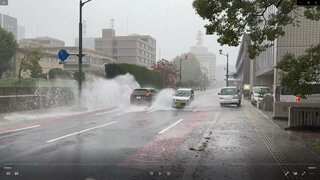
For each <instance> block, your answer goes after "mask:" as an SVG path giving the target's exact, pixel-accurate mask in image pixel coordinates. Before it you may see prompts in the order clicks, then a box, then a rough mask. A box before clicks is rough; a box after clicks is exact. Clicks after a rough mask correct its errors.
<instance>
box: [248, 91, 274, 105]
mask: <svg viewBox="0 0 320 180" xmlns="http://www.w3.org/2000/svg"><path fill="white" fill-rule="evenodd" d="M250 94H251V98H250V99H251V104H253V105H256V104H257V102H258V101H260V100H262V99H263V96H265V95H271V88H270V87H267V86H255V87H253V88H252V91H251V93H250Z"/></svg>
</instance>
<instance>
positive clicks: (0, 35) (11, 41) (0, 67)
mask: <svg viewBox="0 0 320 180" xmlns="http://www.w3.org/2000/svg"><path fill="white" fill-rule="evenodd" d="M17 48H18V43H17V41H16V40H15V38H14V35H13V34H12V33H11V32H7V31H6V30H4V29H2V28H1V27H0V79H1V76H2V74H3V73H4V72H5V71H7V70H9V69H10V68H11V67H12V62H11V59H12V57H13V56H14V55H15V54H16V51H17Z"/></svg>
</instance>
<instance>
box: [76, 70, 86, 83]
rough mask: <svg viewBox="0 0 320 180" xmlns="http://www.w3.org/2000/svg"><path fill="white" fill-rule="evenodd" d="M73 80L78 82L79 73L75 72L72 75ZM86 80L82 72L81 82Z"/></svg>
mask: <svg viewBox="0 0 320 180" xmlns="http://www.w3.org/2000/svg"><path fill="white" fill-rule="evenodd" d="M73 78H74V79H75V80H77V81H79V80H80V73H79V71H76V72H75V73H74V74H73ZM85 80H86V74H85V73H84V72H82V81H85Z"/></svg>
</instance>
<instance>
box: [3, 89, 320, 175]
mask: <svg viewBox="0 0 320 180" xmlns="http://www.w3.org/2000/svg"><path fill="white" fill-rule="evenodd" d="M217 100H218V99H217V95H216V92H206V93H200V94H199V95H197V93H196V101H195V102H194V103H193V104H192V106H191V107H187V108H185V109H178V110H177V109H172V108H171V107H165V108H164V107H162V108H147V107H136V106H129V107H127V108H125V109H106V110H102V111H93V112H90V113H81V114H74V115H68V116H60V117H53V118H42V119H37V120H28V121H23V120H21V121H17V122H16V123H11V124H8V123H6V124H4V125H1V124H0V166H1V169H0V179H88V180H92V179H97V180H98V179H212V180H213V179H226V180H227V179H237V180H238V179H318V178H319V176H317V175H316V173H319V171H318V169H319V165H320V157H319V156H318V155H317V154H315V153H314V152H312V151H311V150H310V149H308V148H307V147H306V146H305V145H304V144H303V141H301V139H299V138H297V137H295V136H293V135H292V134H290V133H288V132H286V131H284V130H282V129H280V128H279V126H277V125H276V124H275V123H274V122H273V121H272V120H270V119H268V118H267V117H265V116H264V115H263V114H262V113H261V112H260V111H259V110H257V109H256V108H255V107H253V106H252V105H251V104H249V102H246V101H243V103H242V106H241V107H240V108H237V107H235V106H230V107H220V106H219V104H218V102H217ZM314 168H317V169H316V170H315V169H314ZM9 172H10V175H9V174H8V173H9Z"/></svg>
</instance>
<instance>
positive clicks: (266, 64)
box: [252, 6, 320, 86]
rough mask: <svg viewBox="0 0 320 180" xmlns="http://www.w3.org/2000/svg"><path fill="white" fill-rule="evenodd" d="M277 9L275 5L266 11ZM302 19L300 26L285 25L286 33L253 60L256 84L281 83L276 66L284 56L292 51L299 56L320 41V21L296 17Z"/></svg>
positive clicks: (275, 10) (271, 11) (272, 11)
mask: <svg viewBox="0 0 320 180" xmlns="http://www.w3.org/2000/svg"><path fill="white" fill-rule="evenodd" d="M276 12H277V9H276V8H275V7H274V6H273V7H271V8H269V9H268V11H267V12H266V13H269V14H270V13H276ZM296 18H297V20H299V21H300V25H299V26H293V25H287V26H285V27H284V31H285V35H284V36H281V37H279V38H278V39H276V40H275V41H274V42H273V43H272V44H273V46H272V47H270V48H268V49H267V50H266V51H264V52H262V53H261V54H260V55H259V56H258V57H256V59H255V61H252V63H253V65H252V67H253V68H254V76H255V77H256V80H255V82H254V85H268V86H272V85H273V86H276V85H279V84H280V75H281V73H280V72H279V71H278V70H277V69H275V68H274V67H275V66H276V65H277V63H278V62H279V61H281V59H282V57H283V56H284V55H285V54H287V53H291V54H293V55H295V56H299V55H302V54H304V53H305V50H306V49H308V48H310V47H311V46H315V45H317V44H319V42H320V33H319V29H320V21H312V20H309V19H306V18H305V17H303V16H298V17H296Z"/></svg>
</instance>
